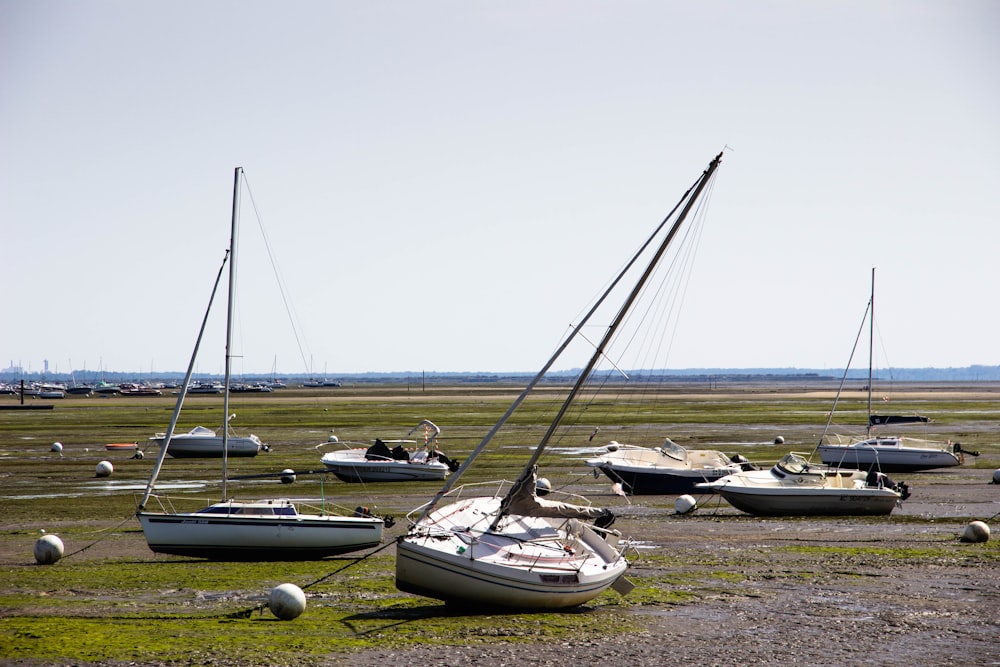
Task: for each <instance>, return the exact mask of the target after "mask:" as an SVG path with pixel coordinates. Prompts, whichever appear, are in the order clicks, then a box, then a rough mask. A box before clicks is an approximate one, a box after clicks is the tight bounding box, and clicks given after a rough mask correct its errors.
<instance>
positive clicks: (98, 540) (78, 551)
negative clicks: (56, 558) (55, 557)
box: [63, 515, 135, 558]
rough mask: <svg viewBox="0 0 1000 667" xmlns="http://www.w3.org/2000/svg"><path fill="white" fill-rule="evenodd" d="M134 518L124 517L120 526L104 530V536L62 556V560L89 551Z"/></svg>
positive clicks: (131, 516) (132, 516)
mask: <svg viewBox="0 0 1000 667" xmlns="http://www.w3.org/2000/svg"><path fill="white" fill-rule="evenodd" d="M134 518H135V516H134V515H130V516H127V517H125V519H124V520H123V521H122V522H121V523H120V524H118V525H117V526H115V527H114V528H108V529H106V530H105V531H104V535H103V536H102V537H99V538H97V539H96V540H94V541H93V542H91V543H90V544H88V545H86V546H83V547H80V548H79V549H77V550H76V551H74V552H72V553H68V554H66V555H65V556H63V558H69V557H71V556H75V555H77V554H78V553H80V552H82V551H86V550H87V549H89V548H90V547H92V546H94V545H95V544H98V543H100V542H101V541H102V540H104V539H105V538H107V537H108V536H110V535H112V534H114V533H116V532H118V530H119V529H120V528H121V527H122V526H124V525H125V524H126V523H128V522H129V521H131V520H132V519H134Z"/></svg>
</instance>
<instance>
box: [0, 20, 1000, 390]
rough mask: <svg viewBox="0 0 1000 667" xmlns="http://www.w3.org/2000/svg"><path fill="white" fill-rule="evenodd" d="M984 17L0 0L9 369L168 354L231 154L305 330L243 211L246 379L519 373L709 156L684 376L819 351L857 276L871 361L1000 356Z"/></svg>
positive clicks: (846, 332) (998, 170)
mask: <svg viewBox="0 0 1000 667" xmlns="http://www.w3.org/2000/svg"><path fill="white" fill-rule="evenodd" d="M998 35H1000V3H998V2H994V1H991V0H980V1H970V0H954V1H944V0H942V1H937V2H928V1H921V0H897V1H885V2H879V1H877V0H859V1H856V2H853V1H838V2H820V1H816V2H801V1H800V0H787V1H781V0H775V1H760V2H737V1H725V2H724V1H712V0H708V1H702V2H669V1H662V0H655V1H654V0H650V1H638V0H637V1H629V0H615V1H610V0H608V1H588V0H574V1H570V0H551V1H547V0H523V1H519V0H505V1H504V2H485V1H483V2H471V1H468V0H452V1H440V0H429V1H420V2H402V1H400V2H391V1H384V2H379V1H373V2H360V1H357V2H338V1H317V2H302V1H295V0H292V1H282V2H253V1H240V2H228V1H212V2H203V1H201V0H198V1H183V0H181V1H176V0H171V1H170V2H134V1H110V0H109V1H89V0H72V1H62V0H0V86H2V89H0V270H2V275H3V286H2V288H0V313H2V315H0V317H2V320H0V368H2V367H5V366H7V365H8V364H9V363H10V362H13V363H14V364H20V365H22V366H23V367H25V368H30V369H31V370H32V371H40V370H42V367H43V363H44V360H46V359H47V360H48V363H49V368H50V369H51V370H59V371H60V372H65V371H68V370H70V369H71V368H76V369H79V368H84V367H86V368H87V369H98V368H101V367H103V368H104V369H108V370H125V371H132V370H134V371H137V372H142V373H147V372H149V371H151V370H153V371H162V370H178V371H182V370H184V368H185V367H186V365H187V362H188V357H189V356H190V352H191V348H192V345H193V344H194V339H195V335H196V333H197V328H198V325H199V323H200V320H201V317H202V314H203V311H204V308H205V305H206V303H207V300H208V295H209V292H210V289H211V284H212V281H213V280H214V277H215V274H216V271H217V270H218V266H219V263H220V262H221V260H222V256H223V253H224V251H225V248H226V247H227V244H228V236H229V221H230V212H231V202H232V179H233V169H234V167H236V166H242V167H244V168H245V170H246V174H247V178H248V182H249V185H250V189H251V191H252V193H253V200H254V202H255V203H256V206H257V210H258V212H259V213H260V216H261V219H262V221H263V225H264V229H265V230H266V233H267V237H268V238H269V240H270V246H271V250H272V253H273V255H274V257H275V258H276V260H277V264H278V269H279V271H280V275H281V276H282V278H283V279H284V284H285V287H286V290H287V295H288V298H289V299H290V307H291V308H293V309H294V310H293V312H294V314H295V322H296V325H297V327H296V329H294V330H293V328H292V326H291V325H290V323H289V317H288V315H287V314H286V308H285V305H284V304H283V303H282V301H281V299H280V298H279V297H278V295H277V293H276V292H275V291H274V289H273V285H274V279H273V270H272V268H271V265H270V264H269V263H268V262H267V261H266V259H265V257H264V253H263V250H262V247H263V245H262V243H261V241H260V238H261V234H260V231H259V229H258V225H257V223H256V218H255V217H254V215H253V208H252V207H251V206H250V203H249V200H248V199H246V198H245V199H244V207H243V216H242V223H241V224H242V227H241V229H242V231H241V253H240V257H241V264H240V275H241V287H240V312H241V317H240V322H239V324H240V330H241V334H240V341H241V342H240V353H241V354H242V357H241V359H240V360H239V361H238V362H237V363H236V364H235V366H234V368H236V369H237V370H238V371H242V372H252V371H253V372H256V371H260V372H269V371H270V370H271V368H272V366H273V365H275V364H276V366H277V370H278V372H279V373H286V374H287V373H302V372H307V371H308V370H309V369H308V368H307V366H310V365H311V367H312V371H314V372H315V373H316V374H322V373H323V372H326V373H327V374H329V375H332V376H335V375H337V374H338V373H347V372H363V371H421V370H426V371H533V370H535V369H537V368H538V367H540V365H541V364H542V363H543V362H544V361H545V359H546V358H547V356H548V354H549V353H550V351H551V349H552V348H553V345H554V344H555V342H556V341H558V339H559V337H560V336H562V335H563V334H564V333H565V331H566V327H567V326H568V325H569V324H570V323H571V321H572V320H573V318H574V317H575V316H576V314H577V313H578V312H579V311H580V309H581V307H583V305H584V304H585V302H586V301H587V300H588V299H589V298H591V296H592V295H593V294H594V293H595V292H596V291H597V290H598V289H599V287H600V286H601V285H602V284H603V283H604V282H605V281H606V280H607V279H608V278H609V276H610V275H611V274H612V273H613V271H614V270H615V269H616V268H617V267H618V266H619V265H620V264H621V263H622V262H623V261H624V260H625V258H626V256H627V255H628V254H629V253H630V252H631V251H632V249H633V248H634V247H635V246H636V245H637V244H638V243H639V242H640V241H641V240H642V239H643V238H644V237H645V235H646V234H647V233H648V232H649V230H651V229H652V227H653V226H654V225H655V224H656V223H657V222H659V220H660V219H662V217H663V216H664V214H665V213H666V212H667V211H668V210H669V209H670V207H672V206H673V204H674V203H675V202H676V200H677V199H678V198H679V197H680V195H681V193H682V192H683V191H684V190H685V189H686V188H687V187H688V186H689V185H690V184H691V183H692V182H693V181H694V179H695V178H696V177H697V175H698V174H699V173H700V172H701V171H702V170H703V169H704V168H705V166H706V165H707V164H708V162H709V161H710V160H711V158H712V157H714V156H715V154H716V153H718V152H719V151H720V150H722V149H723V147H724V146H729V147H730V148H731V149H732V150H727V152H726V155H725V157H724V159H723V163H722V166H721V168H720V171H719V176H718V182H717V184H716V187H715V191H714V195H713V198H712V202H711V208H710V211H709V217H708V220H707V227H706V228H705V232H704V237H703V238H702V239H701V242H700V245H699V250H698V255H697V258H696V264H695V267H694V270H693V273H692V274H691V277H690V282H689V286H688V291H687V296H686V299H685V302H684V308H683V313H682V316H681V318H680V322H679V326H678V329H677V332H676V336H675V339H674V341H673V345H672V351H671V359H670V360H669V363H670V366H671V367H672V368H692V367H743V368H747V367H817V368H830V369H836V368H841V367H842V366H843V365H844V363H845V362H846V361H847V357H848V355H849V353H850V346H851V344H852V343H853V340H854V336H855V333H856V332H857V329H858V326H859V324H860V321H861V317H862V315H863V313H864V308H865V304H866V302H867V299H868V291H869V281H870V271H871V268H872V267H877V270H878V274H877V290H878V293H877V304H878V313H877V321H878V325H879V330H880V332H881V337H882V340H883V342H884V344H885V346H886V347H885V349H886V350H887V355H888V359H887V361H888V363H889V364H890V365H892V366H897V367H923V366H938V367H947V366H965V365H969V364H988V365H995V364H1000V344H998V340H1000V338H998V331H1000V307H998V306H997V303H998V297H997V289H998V287H1000V262H998V257H1000V229H998V224H997V223H998V220H1000V201H998V199H1000V185H998V184H1000V76H998V74H997V63H1000V40H998ZM255 244H256V246H255ZM243 279H247V281H248V282H247V283H244V282H243ZM264 279H267V280H264ZM248 285H249V286H248ZM265 285H270V287H266V286H265ZM222 310H224V309H222V308H220V309H219V311H220V313H221V311H222ZM258 311H260V312H263V315H258V314H253V315H251V312H253V313H257V312H258ZM220 326H221V325H217V324H213V328H212V329H211V330H210V331H209V332H208V333H206V343H205V348H204V351H203V353H202V355H201V356H200V360H199V364H198V368H199V370H201V371H206V372H219V371H221V369H222V341H221V333H219V328H218V327H220ZM294 332H298V335H299V344H297V343H296V338H295V334H294ZM300 348H301V352H300Z"/></svg>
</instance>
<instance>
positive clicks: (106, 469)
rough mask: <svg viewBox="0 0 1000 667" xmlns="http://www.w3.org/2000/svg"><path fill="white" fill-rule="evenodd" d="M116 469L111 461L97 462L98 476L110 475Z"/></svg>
mask: <svg viewBox="0 0 1000 667" xmlns="http://www.w3.org/2000/svg"><path fill="white" fill-rule="evenodd" d="M114 471H115V467H114V466H113V465H111V461H101V462H100V463H98V464H97V476H98V477H110V476H111V473H113V472H114Z"/></svg>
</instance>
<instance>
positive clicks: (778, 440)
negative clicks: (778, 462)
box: [774, 435, 785, 445]
mask: <svg viewBox="0 0 1000 667" xmlns="http://www.w3.org/2000/svg"><path fill="white" fill-rule="evenodd" d="M774 444H776V445H783V444H785V436H783V435H779V436H778V437H777V438H775V439H774Z"/></svg>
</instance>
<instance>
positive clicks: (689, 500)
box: [674, 493, 698, 514]
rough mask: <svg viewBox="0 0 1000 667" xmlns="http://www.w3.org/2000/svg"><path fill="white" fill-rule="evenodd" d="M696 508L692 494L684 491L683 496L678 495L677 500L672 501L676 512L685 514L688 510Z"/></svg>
mask: <svg viewBox="0 0 1000 667" xmlns="http://www.w3.org/2000/svg"><path fill="white" fill-rule="evenodd" d="M697 508H698V503H697V501H695V499H694V497H693V496H689V495H687V494H686V493H685V494H684V495H683V496H678V497H677V500H675V501H674V510H676V511H677V513H678V514H687V513H688V512H693V511H694V510H696V509H697Z"/></svg>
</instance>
